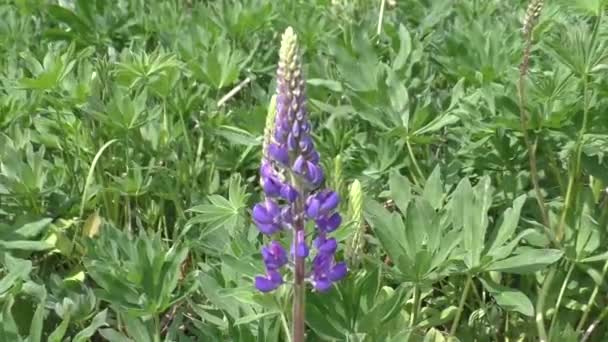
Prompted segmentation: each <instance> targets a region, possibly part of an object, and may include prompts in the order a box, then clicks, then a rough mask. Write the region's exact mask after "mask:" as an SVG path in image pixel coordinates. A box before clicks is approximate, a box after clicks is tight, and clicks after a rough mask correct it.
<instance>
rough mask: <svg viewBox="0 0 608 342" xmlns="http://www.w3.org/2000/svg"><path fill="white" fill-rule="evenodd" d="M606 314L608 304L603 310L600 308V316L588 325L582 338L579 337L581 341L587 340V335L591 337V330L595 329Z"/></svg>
mask: <svg viewBox="0 0 608 342" xmlns="http://www.w3.org/2000/svg"><path fill="white" fill-rule="evenodd" d="M606 316H608V306H607V307H605V308H604V310H602V313H601V314H600V317H598V318H597V319H596V320H595V321H594V322H593V323H592V324H591V325H590V326H589V328H587V330H586V331H585V335H583V338H582V339H581V342H586V341H587V340H589V337H591V333H593V330H595V328H596V327H597V326H598V325H599V324H600V323H601V322H602V321H603V320H604V319H605V318H606Z"/></svg>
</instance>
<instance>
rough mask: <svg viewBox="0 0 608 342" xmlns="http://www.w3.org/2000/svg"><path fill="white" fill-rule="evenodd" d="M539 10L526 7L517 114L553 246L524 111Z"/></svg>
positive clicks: (537, 5) (539, 5)
mask: <svg viewBox="0 0 608 342" xmlns="http://www.w3.org/2000/svg"><path fill="white" fill-rule="evenodd" d="M540 8H542V1H533V2H532V3H531V4H530V6H529V7H528V11H527V13H526V20H525V25H524V44H525V46H524V53H523V57H522V62H521V64H520V66H519V84H518V99H519V113H520V121H521V130H522V133H523V135H524V142H525V144H526V148H527V149H528V162H529V164H530V178H531V180H532V186H533V187H534V192H535V195H536V202H537V203H538V208H539V209H540V214H541V219H542V221H543V225H544V226H545V231H546V232H547V235H548V236H549V239H550V240H551V241H552V242H553V243H554V244H555V243H556V240H555V237H554V234H553V232H552V231H551V222H550V221H549V215H548V214H547V208H546V206H545V198H544V196H543V193H542V191H541V189H540V185H539V177H538V167H537V160H536V147H537V145H538V138H536V139H534V142H532V140H531V139H530V135H529V134H528V130H529V125H528V122H529V120H530V114H529V113H528V110H527V109H526V77H527V75H528V70H529V68H530V54H531V50H532V29H533V26H534V23H535V21H536V19H537V18H538V15H539V14H540Z"/></svg>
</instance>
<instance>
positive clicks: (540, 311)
mask: <svg viewBox="0 0 608 342" xmlns="http://www.w3.org/2000/svg"><path fill="white" fill-rule="evenodd" d="M555 269H556V268H555V267H551V269H550V270H549V273H547V276H546V277H545V281H544V282H543V287H542V288H541V290H540V293H539V295H538V300H537V301H536V329H537V330H538V338H539V341H540V342H548V341H549V340H548V338H547V330H546V329H545V314H544V312H545V301H546V300H547V295H548V294H549V289H550V288H551V283H552V282H553V277H555Z"/></svg>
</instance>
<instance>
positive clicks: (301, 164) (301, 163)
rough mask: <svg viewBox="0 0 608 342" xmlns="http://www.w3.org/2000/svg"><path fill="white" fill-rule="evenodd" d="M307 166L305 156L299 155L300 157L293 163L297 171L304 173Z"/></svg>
mask: <svg viewBox="0 0 608 342" xmlns="http://www.w3.org/2000/svg"><path fill="white" fill-rule="evenodd" d="M305 167H306V159H304V157H303V156H298V158H296V161H295V162H294V163H293V170H294V171H295V172H296V173H299V174H304V170H305Z"/></svg>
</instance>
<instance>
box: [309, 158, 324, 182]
mask: <svg viewBox="0 0 608 342" xmlns="http://www.w3.org/2000/svg"><path fill="white" fill-rule="evenodd" d="M306 167H307V172H306V180H307V181H308V182H309V183H311V184H314V185H319V184H321V182H323V178H324V175H323V170H321V168H320V167H319V166H317V165H315V164H313V163H311V162H307V165H306Z"/></svg>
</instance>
